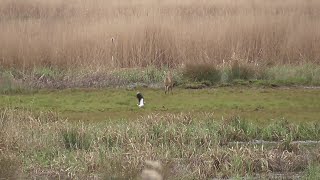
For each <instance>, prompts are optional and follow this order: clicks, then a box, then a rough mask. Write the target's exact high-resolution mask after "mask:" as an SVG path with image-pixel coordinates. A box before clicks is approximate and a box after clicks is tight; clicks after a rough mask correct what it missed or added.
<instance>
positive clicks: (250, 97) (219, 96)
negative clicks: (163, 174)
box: [0, 87, 320, 123]
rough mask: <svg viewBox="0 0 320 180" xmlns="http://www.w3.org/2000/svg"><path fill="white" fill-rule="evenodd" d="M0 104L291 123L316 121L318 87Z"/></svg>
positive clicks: (96, 95) (47, 94) (75, 115)
mask: <svg viewBox="0 0 320 180" xmlns="http://www.w3.org/2000/svg"><path fill="white" fill-rule="evenodd" d="M137 91H141V92H142V93H143V95H144V96H145V101H146V106H145V108H143V109H139V108H138V107H137V105H136V104H137V100H136V97H135V95H136V92H137ZM0 107H12V108H18V109H28V110H32V111H49V110H50V111H55V112H58V113H60V114H61V115H62V116H63V117H66V118H68V119H69V120H76V121H78V120H85V121H106V120H110V119H121V118H124V119H131V120H132V119H134V118H137V117H139V116H141V115H147V114H150V113H180V112H194V113H199V112H210V113H214V115H215V117H216V118H217V119H221V117H225V118H228V117H233V116H240V117H242V118H245V119H247V120H250V121H258V122H261V123H265V122H268V121H269V120H279V119H287V120H289V121H292V122H310V121H319V117H320V91H319V90H317V89H302V88H287V89H280V88H277V89H271V88H261V89H260V88H246V87H233V88H216V89H203V90H186V89H174V92H173V94H172V95H171V94H170V95H165V94H164V92H163V91H162V90H160V89H135V90H125V89H100V90H98V89H86V90H84V89H76V90H75V89H73V90H69V89H68V90H62V91H58V90H54V91H44V90H42V91H40V92H37V93H26V94H14V95H1V96H0Z"/></svg>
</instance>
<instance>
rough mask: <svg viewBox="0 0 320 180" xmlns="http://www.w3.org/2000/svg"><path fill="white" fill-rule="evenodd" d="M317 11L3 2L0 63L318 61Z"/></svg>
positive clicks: (249, 4) (80, 0)
mask: <svg viewBox="0 0 320 180" xmlns="http://www.w3.org/2000/svg"><path fill="white" fill-rule="evenodd" d="M319 12H320V3H319V1H317V0H310V1H304V0H285V1H263V0H251V1H249V0H240V1H235V0H227V1H223V0H215V1H209V0H202V1H195V0H187V1H182V0H179V1H169V0H167V1H157V0H151V1H150V0H148V1H147V0H144V1H129V0H126V1H121V2H118V1H115V0H108V1H103V0H95V1H89V0H74V1H71V0H69V1H62V0H60V1H55V0H47V1H45V2H44V1H39V0H25V1H19V0H2V1H1V2H0V42H1V43H0V60H1V64H0V65H1V66H2V67H15V68H18V67H19V68H22V69H24V70H26V69H28V68H33V67H34V66H58V67H59V68H74V67H75V66H78V67H79V66H80V67H82V68H94V69H97V68H101V67H104V68H117V67H145V66H148V65H153V66H157V67H162V66H170V67H177V66H179V65H181V64H188V63H194V62H197V63H210V64H214V65H217V64H221V63H222V62H223V60H225V61H228V60H230V58H231V56H232V54H233V53H236V54H237V56H238V57H239V58H240V59H242V60H243V61H244V63H256V64H266V65H273V64H279V63H280V64H283V63H285V64H288V63H289V64H304V63H306V62H307V63H319V61H320V51H319V49H320V32H319V31H318V29H320V19H319V17H320V14H319ZM111 38H114V41H111ZM112 57H113V58H112Z"/></svg>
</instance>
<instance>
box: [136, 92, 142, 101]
mask: <svg viewBox="0 0 320 180" xmlns="http://www.w3.org/2000/svg"><path fill="white" fill-rule="evenodd" d="M137 98H138V100H139V101H140V100H141V99H142V98H143V96H142V94H141V93H140V92H138V93H137Z"/></svg>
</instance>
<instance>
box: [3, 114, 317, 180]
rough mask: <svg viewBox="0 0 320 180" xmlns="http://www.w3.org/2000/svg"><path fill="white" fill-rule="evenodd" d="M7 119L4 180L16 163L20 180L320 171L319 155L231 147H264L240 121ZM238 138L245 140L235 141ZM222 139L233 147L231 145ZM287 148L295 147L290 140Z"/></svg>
mask: <svg viewBox="0 0 320 180" xmlns="http://www.w3.org/2000/svg"><path fill="white" fill-rule="evenodd" d="M0 119H1V134H2V136H1V137H2V140H1V150H2V152H3V153H2V154H1V156H0V157H1V159H2V160H3V161H1V170H4V171H6V172H7V173H8V174H4V176H5V178H8V177H10V176H11V175H13V174H14V173H16V168H17V166H16V165H17V164H16V163H15V162H16V159H20V161H22V164H21V168H20V169H22V171H21V172H20V173H19V174H20V175H21V177H42V178H50V177H55V178H58V177H60V178H93V177H96V178H111V177H112V178H126V179H128V178H137V177H139V176H140V174H141V172H142V169H144V167H146V165H145V161H146V160H157V161H158V162H159V163H161V165H162V167H163V168H162V169H161V171H160V173H161V176H163V177H164V178H184V177H191V178H214V177H217V178H227V177H229V178H230V177H248V176H255V174H261V175H263V174H265V175H266V174H267V173H270V172H280V173H288V172H301V171H304V170H305V169H308V168H309V165H310V164H311V163H312V164H314V163H318V161H317V156H316V153H313V152H314V151H313V149H306V148H302V147H300V148H297V149H296V150H293V151H289V150H288V148H281V146H279V147H277V146H276V147H269V148H266V147H263V146H246V145H230V144H228V142H234V141H238V140H241V141H249V140H251V139H259V138H261V137H259V134H257V133H256V132H259V131H260V132H261V131H263V130H262V129H261V127H259V126H257V125H254V124H251V123H247V122H245V121H244V120H242V119H240V118H236V119H231V120H228V121H216V120H214V119H213V118H212V115H210V114H207V113H204V114H202V115H198V116H196V117H194V116H192V115H191V114H189V113H186V114H185V113H182V114H167V115H157V114H151V115H149V116H144V117H140V118H138V119H137V120H135V121H119V122H114V121H113V122H100V123H90V124H84V123H68V122H66V121H65V120H63V119H60V118H59V116H57V114H54V113H52V112H49V113H40V114H36V113H31V112H29V111H22V110H12V109H6V110H1V116H0ZM290 125H291V126H297V127H299V125H294V124H290ZM305 128H314V126H305ZM219 129H220V130H221V129H225V133H221V131H219ZM275 131H277V130H273V131H272V133H271V134H273V133H277V132H275ZM235 132H236V134H242V135H241V136H240V137H242V138H241V139H239V138H238V137H236V136H230V134H234V133H235ZM288 135H290V134H288ZM246 136H248V138H247V137H246ZM309 136H311V135H309ZM230 137H231V138H230ZM221 139H227V141H226V144H224V145H223V144H221V143H220V140H221ZM313 139H316V138H315V137H313ZM292 140H295V139H294V137H292ZM316 140H319V138H318V139H316ZM287 142H288V143H289V144H291V139H290V140H288V141H287ZM315 152H316V151H315ZM10 154H11V155H12V156H11V155H10ZM9 155H10V156H9ZM5 168H9V169H5Z"/></svg>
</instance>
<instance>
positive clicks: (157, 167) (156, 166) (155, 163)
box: [145, 160, 162, 171]
mask: <svg viewBox="0 0 320 180" xmlns="http://www.w3.org/2000/svg"><path fill="white" fill-rule="evenodd" d="M145 164H146V166H147V167H148V168H151V169H154V170H157V171H161V170H162V165H161V163H160V162H159V161H150V160H146V161H145Z"/></svg>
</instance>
